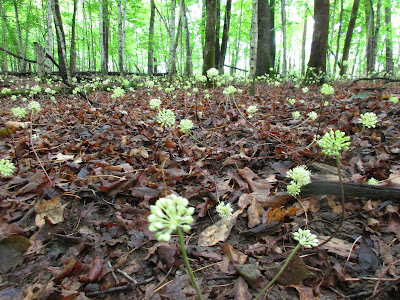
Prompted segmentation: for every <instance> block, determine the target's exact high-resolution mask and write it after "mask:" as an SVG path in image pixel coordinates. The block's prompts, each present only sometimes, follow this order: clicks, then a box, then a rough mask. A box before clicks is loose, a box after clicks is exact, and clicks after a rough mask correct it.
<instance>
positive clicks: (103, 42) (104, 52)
mask: <svg viewBox="0 0 400 300" xmlns="http://www.w3.org/2000/svg"><path fill="white" fill-rule="evenodd" d="M99 19H100V23H99V27H100V47H101V50H100V52H101V73H102V74H103V75H105V74H107V73H108V0H100V1H99Z"/></svg>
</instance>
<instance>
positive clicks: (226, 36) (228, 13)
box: [218, 0, 232, 73]
mask: <svg viewBox="0 0 400 300" xmlns="http://www.w3.org/2000/svg"><path fill="white" fill-rule="evenodd" d="M231 9H232V0H227V1H226V6H225V19H224V29H223V31H222V41H221V51H220V53H219V60H218V70H219V71H220V72H221V73H223V71H224V64H225V56H226V49H227V48H228V39H229V25H230V21H231Z"/></svg>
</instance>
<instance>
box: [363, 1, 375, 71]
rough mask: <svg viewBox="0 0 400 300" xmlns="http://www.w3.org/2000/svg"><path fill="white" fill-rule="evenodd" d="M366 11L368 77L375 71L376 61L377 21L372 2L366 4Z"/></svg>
mask: <svg viewBox="0 0 400 300" xmlns="http://www.w3.org/2000/svg"><path fill="white" fill-rule="evenodd" d="M365 10H366V17H367V20H366V21H367V47H366V49H365V52H366V53H365V56H366V57H367V68H366V72H367V75H368V74H369V73H371V72H373V71H374V69H375V60H374V52H375V50H374V37H375V32H374V31H375V25H374V23H375V21H374V18H375V17H374V15H375V13H374V8H373V6H372V1H371V2H370V1H366V2H365Z"/></svg>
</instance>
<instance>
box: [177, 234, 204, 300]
mask: <svg viewBox="0 0 400 300" xmlns="http://www.w3.org/2000/svg"><path fill="white" fill-rule="evenodd" d="M176 231H177V233H178V239H179V245H180V246H181V252H182V258H183V262H184V263H185V267H186V271H187V272H188V274H189V277H190V281H191V282H192V285H193V287H194V289H195V290H196V293H197V296H198V297H199V299H200V300H203V295H202V294H201V292H200V288H199V285H198V284H197V281H196V278H195V277H194V274H193V271H192V268H191V267H190V264H189V259H188V257H187V253H186V248H185V242H184V241H183V235H182V231H181V229H180V228H179V227H178V228H177V229H176Z"/></svg>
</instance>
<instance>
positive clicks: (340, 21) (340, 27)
mask: <svg viewBox="0 0 400 300" xmlns="http://www.w3.org/2000/svg"><path fill="white" fill-rule="evenodd" d="M343 5H344V4H343V0H340V17H339V29H338V35H337V39H336V53H335V62H334V64H333V72H332V73H333V75H335V74H336V66H337V64H338V56H339V47H340V40H341V36H342V23H343V10H344V9H343Z"/></svg>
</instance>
